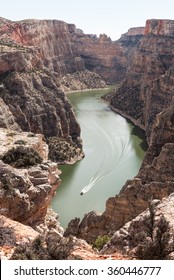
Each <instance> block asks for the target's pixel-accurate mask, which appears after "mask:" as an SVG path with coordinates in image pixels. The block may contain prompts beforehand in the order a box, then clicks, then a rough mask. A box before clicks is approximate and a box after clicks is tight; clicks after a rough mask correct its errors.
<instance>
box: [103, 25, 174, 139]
mask: <svg viewBox="0 0 174 280" xmlns="http://www.w3.org/2000/svg"><path fill="white" fill-rule="evenodd" d="M172 26H173V21H168V20H149V21H147V22H146V27H145V33H144V34H145V35H144V36H143V37H142V38H141V40H140V41H139V43H140V44H139V47H137V48H134V50H133V52H132V54H131V58H130V62H131V64H130V67H129V70H128V74H127V78H126V79H125V81H124V82H123V83H122V85H121V86H120V88H119V89H118V90H117V91H115V92H113V93H111V94H110V95H108V96H107V97H106V100H107V101H108V102H109V104H110V105H111V107H112V108H113V109H114V110H116V111H118V112H119V113H122V114H123V115H125V116H127V117H128V118H130V119H131V120H132V121H133V122H134V123H135V124H138V125H139V126H141V127H142V128H145V130H146V134H147V137H148V139H149V137H150V132H151V126H152V124H153V121H154V119H155V116H156V114H158V113H160V112H161V111H162V110H164V109H165V108H167V107H168V106H169V105H170V104H171V102H172V98H173V62H174V52H173V48H172V46H173V43H174V36H173V35H172V34H173V33H172V32H173V31H172V30H173V27H172Z"/></svg>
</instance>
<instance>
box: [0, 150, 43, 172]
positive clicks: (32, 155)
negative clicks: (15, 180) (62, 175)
mask: <svg viewBox="0 0 174 280" xmlns="http://www.w3.org/2000/svg"><path fill="white" fill-rule="evenodd" d="M2 160H3V162H4V163H7V164H10V165H12V166H14V167H16V168H21V167H29V166H33V165H36V164H39V163H41V162H42V158H41V156H40V155H39V154H38V153H37V152H36V151H35V150H34V149H33V148H29V147H25V146H22V145H20V146H17V147H15V148H12V149H11V150H9V151H8V152H7V153H5V154H4V155H3V157H2Z"/></svg>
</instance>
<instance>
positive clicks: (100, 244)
mask: <svg viewBox="0 0 174 280" xmlns="http://www.w3.org/2000/svg"><path fill="white" fill-rule="evenodd" d="M110 239H111V238H110V237H109V236H108V235H103V236H98V237H97V239H96V240H95V242H94V244H93V247H94V248H97V249H98V250H101V249H102V248H103V246H104V245H105V244H106V243H107V242H108V241H109V240H110Z"/></svg>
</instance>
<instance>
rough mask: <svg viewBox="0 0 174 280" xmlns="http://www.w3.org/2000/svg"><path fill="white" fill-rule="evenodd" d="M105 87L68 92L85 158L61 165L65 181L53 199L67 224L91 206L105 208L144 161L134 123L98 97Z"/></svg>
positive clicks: (54, 206)
mask: <svg viewBox="0 0 174 280" xmlns="http://www.w3.org/2000/svg"><path fill="white" fill-rule="evenodd" d="M103 93H104V92H103V91H91V92H89V91H88V92H86V93H85V92H81V93H71V94H68V97H69V99H70V100H71V103H72V105H73V107H74V109H75V113H76V116H77V119H78V121H79V123H80V126H81V130H82V134H81V136H82V139H83V146H84V152H85V158H84V159H83V160H81V161H80V162H77V163H75V164H74V165H69V166H61V167H60V169H61V170H62V171H63V173H62V175H61V179H62V184H61V186H60V187H59V188H58V190H57V194H56V196H55V198H54V200H53V202H52V207H53V209H54V210H55V211H56V212H57V213H58V214H59V216H60V222H61V225H62V226H64V227H66V225H67V224H68V222H69V221H70V220H71V219H72V218H75V217H83V216H84V214H85V213H88V212H90V211H92V210H95V211H99V212H102V211H103V210H104V208H105V202H106V200H107V199H108V198H109V197H110V196H115V195H116V194H117V193H118V192H119V190H120V188H121V187H122V186H123V185H124V183H125V181H126V180H127V179H130V178H133V177H134V176H135V175H136V174H137V172H138V169H139V167H140V165H141V162H142V159H143V157H144V151H143V150H142V148H141V146H140V144H141V142H142V140H141V139H140V138H139V137H138V136H136V135H134V134H132V133H131V131H132V129H133V125H132V124H130V123H128V122H127V121H126V119H125V118H123V117H121V116H120V115H118V114H116V113H114V112H113V111H111V110H110V108H108V107H107V105H106V104H105V103H104V102H103V101H102V100H101V99H100V98H99V97H100V96H101V95H102V94H103Z"/></svg>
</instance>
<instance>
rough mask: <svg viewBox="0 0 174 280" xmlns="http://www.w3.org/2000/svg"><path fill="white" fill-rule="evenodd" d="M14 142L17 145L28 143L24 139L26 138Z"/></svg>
mask: <svg viewBox="0 0 174 280" xmlns="http://www.w3.org/2000/svg"><path fill="white" fill-rule="evenodd" d="M14 144H16V145H26V144H27V142H26V141H24V140H22V139H20V140H16V141H15V142H14Z"/></svg>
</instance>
